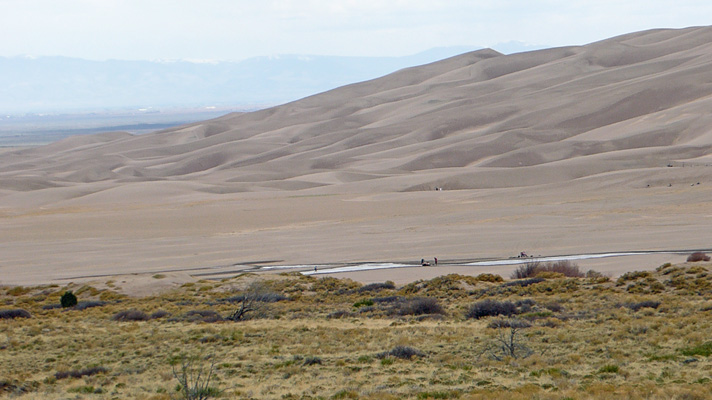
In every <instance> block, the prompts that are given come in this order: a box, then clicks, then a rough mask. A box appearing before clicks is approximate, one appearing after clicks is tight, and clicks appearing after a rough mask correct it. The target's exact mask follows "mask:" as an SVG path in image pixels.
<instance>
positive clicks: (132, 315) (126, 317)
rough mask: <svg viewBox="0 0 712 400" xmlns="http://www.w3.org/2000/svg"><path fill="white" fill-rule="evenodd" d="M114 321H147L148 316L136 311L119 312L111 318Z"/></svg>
mask: <svg viewBox="0 0 712 400" xmlns="http://www.w3.org/2000/svg"><path fill="white" fill-rule="evenodd" d="M111 319H112V320H114V321H148V319H149V318H148V315H146V313H145V312H143V311H139V310H136V309H130V310H124V311H119V312H117V313H116V314H114V316H113V317H111Z"/></svg>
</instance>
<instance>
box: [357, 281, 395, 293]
mask: <svg viewBox="0 0 712 400" xmlns="http://www.w3.org/2000/svg"><path fill="white" fill-rule="evenodd" d="M395 288H396V284H395V283H393V282H392V281H385V282H383V283H369V284H368V285H364V286H361V287H360V288H358V292H359V293H364V292H377V291H380V290H384V289H395Z"/></svg>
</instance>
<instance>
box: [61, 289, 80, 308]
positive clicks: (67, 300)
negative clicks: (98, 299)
mask: <svg viewBox="0 0 712 400" xmlns="http://www.w3.org/2000/svg"><path fill="white" fill-rule="evenodd" d="M59 302H60V303H61V304H62V307H63V308H68V307H74V306H76V305H77V296H75V295H74V293H72V291H71V290H67V291H66V292H64V294H63V295H62V298H61V299H59Z"/></svg>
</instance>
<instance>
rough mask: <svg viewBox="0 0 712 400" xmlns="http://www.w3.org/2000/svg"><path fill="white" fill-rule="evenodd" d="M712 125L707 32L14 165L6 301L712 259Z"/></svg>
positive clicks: (1, 213) (571, 53) (410, 77)
mask: <svg viewBox="0 0 712 400" xmlns="http://www.w3.org/2000/svg"><path fill="white" fill-rule="evenodd" d="M710 110H712V28H710V27H701V28H688V29H682V30H653V31H645V32H640V33H634V34H629V35H624V36H620V37H616V38H612V39H609V40H604V41H601V42H597V43H592V44H590V45H586V46H578V47H566V48H555V49H548V50H541V51H534V52H528V53H520V54H513V55H506V56H505V55H502V54H499V53H497V52H495V51H493V50H481V51H476V52H473V53H468V54H463V55H461V56H457V57H453V58H450V59H446V60H443V61H440V62H436V63H433V64H429V65H425V66H420V67H415V68H410V69H406V70H402V71H398V72H396V73H393V74H391V75H388V76H385V77H382V78H379V79H375V80H372V81H368V82H362V83H358V84H354V85H350V86H346V87H342V88H338V89H335V90H332V91H329V92H326V93H322V94H319V95H315V96H312V97H309V98H305V99H302V100H299V101H296V102H293V103H289V104H285V105H282V106H279V107H275V108H271V109H266V110H262V111H257V112H252V113H242V114H232V115H227V116H225V117H222V118H219V119H216V120H211V121H206V122H201V123H196V124H192V125H188V126H183V127H180V128H176V129H170V130H166V131H162V132H158V133H153V134H147V135H141V136H132V135H129V134H126V133H106V134H102V135H93V136H78V137H72V138H69V139H67V140H64V141H61V142H57V143H54V144H51V145H48V146H43V147H37V148H29V149H23V150H18V151H11V152H3V153H2V154H1V156H0V220H1V221H2V223H1V224H0V239H1V240H0V255H1V256H0V282H3V283H18V282H19V283H22V282H32V281H51V280H53V279H60V278H67V277H74V276H80V275H92V274H107V273H123V272H151V271H158V270H173V269H193V268H204V267H212V266H223V267H224V266H228V267H229V266H232V265H233V264H245V263H247V264H249V263H255V262H259V261H265V262H267V261H269V262H273V261H275V260H278V262H281V263H325V262H326V263H329V262H334V263H338V262H352V261H368V260H373V261H376V260H381V261H385V260H389V261H391V260H419V259H420V258H421V257H428V256H439V257H441V258H442V259H445V258H453V259H455V258H467V259H471V258H477V257H489V256H492V257H498V256H508V255H511V254H515V253H516V252H518V251H520V250H529V251H532V252H535V253H540V254H565V253H577V252H591V251H593V252H595V251H621V250H656V249H668V248H674V249H680V248H706V247H709V246H710V244H709V235H708V233H707V230H708V229H707V227H708V225H709V222H710V219H711V218H712V211H711V210H712V207H710V206H712V204H711V203H710V201H709V199H710V198H712V197H711V196H710V194H712V193H711V192H712V190H711V188H712V179H711V178H712V151H711V150H712V128H710V127H712V112H710ZM698 183H699V184H698ZM436 187H441V188H443V189H444V190H443V191H438V192H436V191H434V190H433V189H434V188H436ZM630 267H631V268H633V267H632V266H630ZM642 267H651V266H641V268H642Z"/></svg>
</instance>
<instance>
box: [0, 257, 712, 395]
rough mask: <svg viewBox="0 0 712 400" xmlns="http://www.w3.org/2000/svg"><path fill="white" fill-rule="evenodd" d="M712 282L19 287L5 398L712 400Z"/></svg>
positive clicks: (4, 307)
mask: <svg viewBox="0 0 712 400" xmlns="http://www.w3.org/2000/svg"><path fill="white" fill-rule="evenodd" d="M572 267H573V266H571V265H569V266H568V267H567V268H563V269H566V270H570V269H571V268H572ZM711 268H712V264H710V263H708V262H704V261H701V262H695V263H682V264H679V265H670V264H665V265H662V266H660V267H659V268H657V269H656V270H652V271H639V272H632V273H627V274H625V275H623V276H621V277H620V278H618V279H609V278H607V277H605V276H601V275H600V274H583V276H582V277H581V276H577V277H568V276H565V275H564V274H563V273H562V272H560V271H559V272H557V271H554V270H551V269H545V270H542V271H540V272H541V273H540V274H539V275H535V276H527V277H525V278H524V279H516V280H509V281H504V280H503V279H502V278H501V277H499V276H497V275H481V276H479V277H468V276H460V275H447V276H443V277H439V278H436V279H433V280H430V281H419V282H415V283H412V284H408V285H405V286H403V287H396V286H395V285H394V284H393V283H392V282H384V283H382V284H371V285H365V286H364V285H361V284H359V283H356V282H353V281H350V280H340V279H334V278H315V277H307V276H302V275H299V274H282V275H251V274H247V275H242V276H238V277H235V278H230V279H225V280H222V281H200V282H198V283H194V284H186V285H184V286H183V287H181V288H179V289H177V290H175V291H172V292H169V293H164V294H161V295H157V296H153V297H148V298H129V297H126V296H123V295H120V294H117V293H115V292H113V291H111V290H97V289H95V288H93V287H90V286H78V285H68V286H66V287H59V286H44V287H5V288H0V302H1V303H0V365H2V370H1V371H0V396H6V397H7V398H27V399H69V398H86V399H92V398H96V399H153V400H159V399H179V398H188V399H191V398H195V399H197V398H235V399H242V398H254V399H302V398H304V399H317V398H319V399H350V398H364V399H400V398H412V399H492V398H508V399H532V398H537V399H671V398H677V399H705V398H708V397H709V393H710V387H711V386H712V381H711V378H712V360H711V359H710V355H712V338H710V335H709V333H710V332H712V274H710V270H711ZM560 270H561V268H560ZM68 292H71V293H72V294H73V295H75V296H76V298H77V300H78V301H77V302H76V303H75V302H73V301H70V302H67V301H66V299H67V297H70V296H67V295H66V293H68ZM63 296H64V298H65V301H62V298H63ZM62 304H64V305H65V307H62ZM69 304H74V305H69ZM238 315H239V318H238V317H236V316H238ZM201 396H202V397H201Z"/></svg>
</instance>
